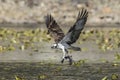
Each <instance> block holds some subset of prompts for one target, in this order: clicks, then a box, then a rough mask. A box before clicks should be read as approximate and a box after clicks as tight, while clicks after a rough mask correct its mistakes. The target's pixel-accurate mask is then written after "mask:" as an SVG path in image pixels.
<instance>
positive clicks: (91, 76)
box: [0, 62, 120, 80]
mask: <svg viewBox="0 0 120 80" xmlns="http://www.w3.org/2000/svg"><path fill="white" fill-rule="evenodd" d="M114 74H115V75H114ZM15 76H19V77H22V78H24V79H25V80H41V79H42V80H65V79H67V80H101V79H103V78H104V77H105V78H108V79H110V80H111V78H112V76H113V77H114V76H115V77H117V79H115V80H119V79H118V78H119V77H120V64H119V63H118V64H115V65H113V63H94V64H93V63H92V64H90V63H89V64H82V65H80V66H78V65H77V66H76V65H72V66H69V65H66V64H44V63H3V62H2V63H0V80H15Z"/></svg>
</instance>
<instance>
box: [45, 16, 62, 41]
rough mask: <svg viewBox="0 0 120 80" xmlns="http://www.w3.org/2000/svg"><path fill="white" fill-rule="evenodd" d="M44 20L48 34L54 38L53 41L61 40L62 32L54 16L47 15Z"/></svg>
mask: <svg viewBox="0 0 120 80" xmlns="http://www.w3.org/2000/svg"><path fill="white" fill-rule="evenodd" d="M45 22H46V26H47V29H48V34H50V35H51V37H53V38H54V41H55V42H56V43H58V42H59V41H61V40H62V39H63V37H64V33H63V31H62V29H61V28H60V27H59V25H58V24H57V22H56V21H55V20H54V18H53V17H52V16H51V15H47V16H46V20H45Z"/></svg>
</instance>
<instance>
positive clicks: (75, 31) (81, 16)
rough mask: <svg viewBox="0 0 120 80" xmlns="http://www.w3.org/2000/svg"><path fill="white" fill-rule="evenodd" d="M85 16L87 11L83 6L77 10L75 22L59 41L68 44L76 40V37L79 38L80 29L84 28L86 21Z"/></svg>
mask: <svg viewBox="0 0 120 80" xmlns="http://www.w3.org/2000/svg"><path fill="white" fill-rule="evenodd" d="M87 17H88V11H87V10H86V9H84V8H83V9H82V10H81V11H79V13H78V17H77V20H76V22H75V23H74V25H73V26H72V27H71V28H70V29H69V31H68V33H67V34H66V35H65V37H64V38H63V39H62V40H61V42H65V43H68V44H69V45H70V44H73V43H74V42H76V41H77V39H78V38H79V35H80V33H81V31H82V30H83V28H84V25H85V23H86V21H87Z"/></svg>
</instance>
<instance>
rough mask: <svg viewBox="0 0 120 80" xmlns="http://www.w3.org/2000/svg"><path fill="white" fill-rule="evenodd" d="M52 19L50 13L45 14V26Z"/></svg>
mask: <svg viewBox="0 0 120 80" xmlns="http://www.w3.org/2000/svg"><path fill="white" fill-rule="evenodd" d="M53 20H54V19H53V17H52V15H51V14H47V15H46V16H45V23H46V26H47V27H48V26H49V25H50V23H51V22H52V21H53Z"/></svg>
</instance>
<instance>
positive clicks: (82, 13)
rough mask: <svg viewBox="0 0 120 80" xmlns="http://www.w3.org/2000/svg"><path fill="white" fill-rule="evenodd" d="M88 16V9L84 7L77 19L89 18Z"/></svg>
mask: <svg viewBox="0 0 120 80" xmlns="http://www.w3.org/2000/svg"><path fill="white" fill-rule="evenodd" d="M87 17H88V11H87V9H85V8H82V9H81V10H80V11H79V13H78V17H77V20H79V19H82V18H87Z"/></svg>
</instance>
